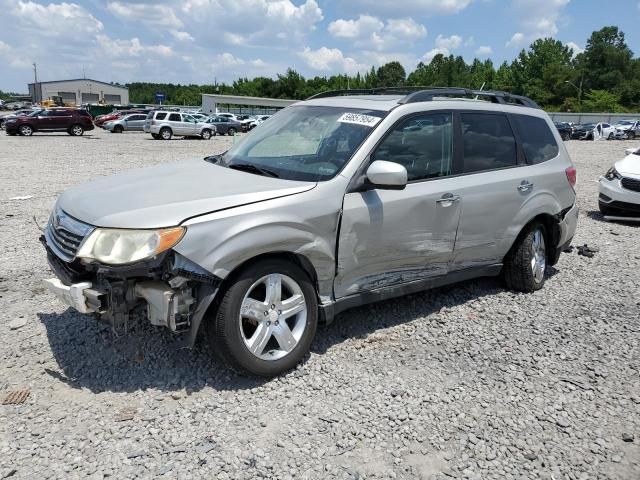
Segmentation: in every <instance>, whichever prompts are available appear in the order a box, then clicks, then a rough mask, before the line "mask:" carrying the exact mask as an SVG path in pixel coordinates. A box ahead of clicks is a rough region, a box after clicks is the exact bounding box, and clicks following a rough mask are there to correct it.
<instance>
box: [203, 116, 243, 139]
mask: <svg viewBox="0 0 640 480" xmlns="http://www.w3.org/2000/svg"><path fill="white" fill-rule="evenodd" d="M207 123H209V124H211V125H215V126H216V131H217V134H218V135H235V134H236V133H238V132H242V131H244V128H243V126H242V124H241V123H240V122H237V121H235V120H232V119H231V118H229V117H226V116H223V115H214V116H211V117H209V119H208V120H207Z"/></svg>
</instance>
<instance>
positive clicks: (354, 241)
mask: <svg viewBox="0 0 640 480" xmlns="http://www.w3.org/2000/svg"><path fill="white" fill-rule="evenodd" d="M453 132H454V128H453V115H452V113H451V112H447V111H441V112H428V113H427V112H425V113H420V114H417V115H411V116H410V117H408V118H405V119H403V120H401V121H400V122H399V123H398V124H396V126H395V127H394V128H393V129H392V130H391V131H390V133H389V134H388V135H387V136H386V137H385V138H384V139H383V140H382V141H381V142H380V144H379V145H378V146H377V147H376V149H375V150H374V151H373V153H372V154H371V158H370V162H374V161H376V160H386V161H390V162H396V163H399V164H401V165H403V166H404V167H405V168H406V169H407V174H408V180H409V183H408V185H407V186H406V188H405V189H404V190H381V189H376V190H367V191H364V192H363V191H352V192H348V193H347V194H346V195H345V197H344V204H343V213H342V220H341V225H340V234H339V247H338V272H337V275H336V279H335V283H334V293H335V296H336V298H341V297H345V296H348V295H351V294H355V293H359V292H366V291H372V290H376V289H379V288H385V287H389V286H393V285H398V284H402V283H407V282H412V281H416V280H422V279H425V278H429V277H435V276H441V275H445V274H446V273H447V271H448V265H449V262H450V260H451V256H452V253H453V250H454V245H455V238H456V230H457V228H458V220H459V217H460V201H459V194H458V187H457V183H458V179H457V178H455V177H451V173H452V165H453V158H454V155H456V152H455V150H454V143H453Z"/></svg>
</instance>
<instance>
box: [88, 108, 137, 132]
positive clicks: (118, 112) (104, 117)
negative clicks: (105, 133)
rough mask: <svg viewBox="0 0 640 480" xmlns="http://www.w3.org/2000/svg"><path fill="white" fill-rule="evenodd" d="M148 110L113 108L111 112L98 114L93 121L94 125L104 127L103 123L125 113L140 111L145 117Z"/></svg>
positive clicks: (116, 118)
mask: <svg viewBox="0 0 640 480" xmlns="http://www.w3.org/2000/svg"><path fill="white" fill-rule="evenodd" d="M148 112H149V110H148V109H147V110H143V109H131V110H114V111H113V112H111V113H106V114H104V115H98V116H97V117H96V118H94V120H93V123H94V125H95V126H96V127H101V128H104V124H105V123H107V122H112V121H114V120H118V119H119V118H122V117H124V116H125V115H130V114H132V113H141V114H144V115H145V117H146V115H147V113H148Z"/></svg>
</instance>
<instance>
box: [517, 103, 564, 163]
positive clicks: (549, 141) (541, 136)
mask: <svg viewBox="0 0 640 480" xmlns="http://www.w3.org/2000/svg"><path fill="white" fill-rule="evenodd" d="M513 119H514V121H515V124H516V128H517V129H518V134H519V135H520V140H521V141H522V149H523V150H524V155H525V157H526V158H527V163H530V164H536V163H542V162H546V161H547V160H551V159H552V158H555V157H557V156H558V152H559V148H558V144H557V143H556V139H555V137H554V136H553V133H552V132H551V130H550V129H549V125H548V124H547V122H545V121H544V120H543V119H542V118H538V117H530V116H528V115H514V116H513Z"/></svg>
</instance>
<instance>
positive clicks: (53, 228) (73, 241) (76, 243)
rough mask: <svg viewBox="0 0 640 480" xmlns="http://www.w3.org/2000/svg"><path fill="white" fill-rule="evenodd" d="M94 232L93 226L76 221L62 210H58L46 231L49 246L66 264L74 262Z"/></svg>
mask: <svg viewBox="0 0 640 480" xmlns="http://www.w3.org/2000/svg"><path fill="white" fill-rule="evenodd" d="M92 230H93V227H92V226H91V225H87V224H86V223H84V222H81V221H79V220H76V219H75V218H73V217H71V216H69V215H68V214H66V213H65V212H63V211H62V210H60V209H56V210H55V211H54V212H53V213H52V214H51V218H50V219H49V223H48V224H47V228H46V230H45V238H46V241H47V245H49V247H50V248H51V250H53V252H54V253H55V254H56V255H57V256H58V257H60V258H61V259H62V260H64V261H66V262H70V261H72V260H73V259H74V258H75V256H76V253H78V248H80V245H81V244H82V241H83V240H84V239H85V237H86V236H87V235H88V234H89V233H90V232H91V231H92Z"/></svg>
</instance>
